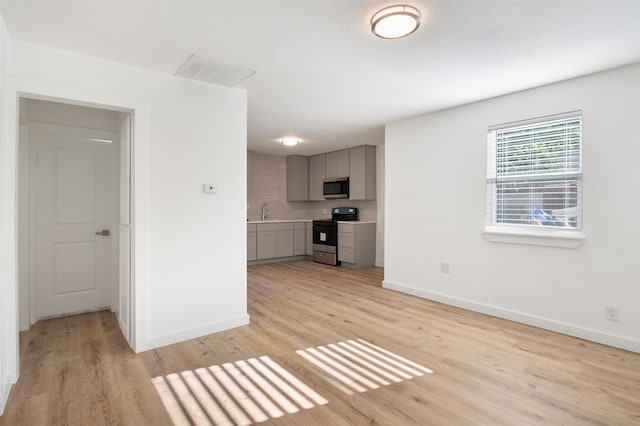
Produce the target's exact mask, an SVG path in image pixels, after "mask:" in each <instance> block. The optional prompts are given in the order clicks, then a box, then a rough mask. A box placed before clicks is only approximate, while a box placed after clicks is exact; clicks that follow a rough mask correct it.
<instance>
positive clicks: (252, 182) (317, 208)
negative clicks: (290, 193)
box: [247, 151, 376, 220]
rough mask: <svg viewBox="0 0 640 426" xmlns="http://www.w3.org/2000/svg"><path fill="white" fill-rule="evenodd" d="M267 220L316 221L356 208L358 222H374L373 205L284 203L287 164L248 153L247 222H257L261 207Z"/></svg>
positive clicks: (283, 160) (270, 156)
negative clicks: (336, 209) (334, 209)
mask: <svg viewBox="0 0 640 426" xmlns="http://www.w3.org/2000/svg"><path fill="white" fill-rule="evenodd" d="M263 203H267V204H268V205H269V217H268V219H272V220H273V219H318V218H326V217H330V216H331V211H330V209H331V208H332V207H357V208H358V210H359V214H360V220H376V201H375V200H374V201H349V200H331V201H293V202H289V201H287V160H286V157H282V156H276V155H263V154H256V153H253V152H251V151H249V152H248V153H247V219H249V220H260V215H261V208H262V204H263Z"/></svg>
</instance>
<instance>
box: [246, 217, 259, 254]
mask: <svg viewBox="0 0 640 426" xmlns="http://www.w3.org/2000/svg"><path fill="white" fill-rule="evenodd" d="M256 229H257V227H256V225H255V224H254V223H248V224H247V260H256V257H257V255H258V247H257V244H258V241H257V232H256Z"/></svg>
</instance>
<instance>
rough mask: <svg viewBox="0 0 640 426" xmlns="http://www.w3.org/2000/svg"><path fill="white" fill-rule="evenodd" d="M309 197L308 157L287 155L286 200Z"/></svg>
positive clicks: (305, 199) (299, 199) (303, 199)
mask: <svg viewBox="0 0 640 426" xmlns="http://www.w3.org/2000/svg"><path fill="white" fill-rule="evenodd" d="M308 199H309V157H305V156H303V155H289V156H287V201H307V200H308Z"/></svg>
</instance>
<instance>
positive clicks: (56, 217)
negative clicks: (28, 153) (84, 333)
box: [32, 126, 119, 318]
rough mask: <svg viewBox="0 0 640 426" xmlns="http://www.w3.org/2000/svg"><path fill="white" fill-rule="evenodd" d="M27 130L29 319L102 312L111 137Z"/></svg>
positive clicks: (111, 199)
mask: <svg viewBox="0 0 640 426" xmlns="http://www.w3.org/2000/svg"><path fill="white" fill-rule="evenodd" d="M33 130H34V131H33V133H32V135H33V138H32V141H34V142H35V143H34V145H33V149H35V150H36V162H37V164H36V185H37V187H36V193H37V195H36V200H37V206H36V209H37V215H36V216H37V223H36V228H37V229H36V241H37V259H36V262H37V266H36V270H37V277H36V282H37V284H36V310H37V317H38V318H46V317H51V316H58V315H64V314H70V313H75V312H83V311H90V310H97V309H101V308H107V307H110V306H111V297H112V290H113V288H114V285H115V280H116V276H117V275H116V274H115V273H114V265H115V263H116V262H117V260H116V259H114V254H115V253H116V252H117V244H116V243H117V239H118V235H117V234H116V235H113V232H114V231H115V230H116V229H117V228H116V227H115V225H116V223H117V214H116V212H117V198H116V196H117V191H116V189H115V187H116V182H117V176H118V174H117V170H118V168H119V164H118V163H119V162H118V156H117V151H118V149H117V143H118V141H117V140H116V135H115V134H114V133H112V132H103V131H90V130H88V129H82V130H81V131H80V130H78V129H74V128H67V127H63V126H42V127H37V128H34V129H33ZM108 141H112V142H108ZM104 231H106V232H104ZM107 232H108V233H109V235H103V234H106V233H107Z"/></svg>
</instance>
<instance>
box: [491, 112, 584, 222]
mask: <svg viewBox="0 0 640 426" xmlns="http://www.w3.org/2000/svg"><path fill="white" fill-rule="evenodd" d="M487 225H489V226H503V225H504V226H519V227H545V228H547V227H550V228H561V229H575V230H579V229H581V227H582V113H581V112H573V113H567V114H561V115H555V116H550V117H544V118H541V119H536V120H528V121H522V122H518V123H509V124H506V125H501V126H493V127H490V128H489V131H488V135H487Z"/></svg>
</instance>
